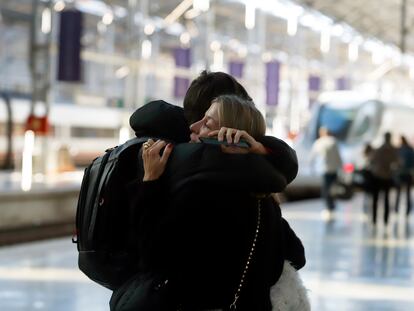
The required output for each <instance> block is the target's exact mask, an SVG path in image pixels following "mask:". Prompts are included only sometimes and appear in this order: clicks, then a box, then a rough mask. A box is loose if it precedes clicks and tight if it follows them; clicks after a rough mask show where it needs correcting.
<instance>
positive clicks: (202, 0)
mask: <svg viewBox="0 0 414 311" xmlns="http://www.w3.org/2000/svg"><path fill="white" fill-rule="evenodd" d="M193 7H194V9H196V10H198V11H202V12H207V11H208V9H209V8H210V0H193Z"/></svg>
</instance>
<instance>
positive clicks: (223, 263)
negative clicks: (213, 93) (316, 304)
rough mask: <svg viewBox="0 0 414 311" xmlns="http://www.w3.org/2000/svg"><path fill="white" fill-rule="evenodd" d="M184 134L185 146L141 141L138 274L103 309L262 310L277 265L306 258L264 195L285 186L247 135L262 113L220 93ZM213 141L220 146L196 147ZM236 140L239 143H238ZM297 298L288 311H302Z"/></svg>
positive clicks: (259, 124)
mask: <svg viewBox="0 0 414 311" xmlns="http://www.w3.org/2000/svg"><path fill="white" fill-rule="evenodd" d="M190 128H191V130H192V134H191V138H192V141H193V143H190V144H178V145H174V146H173V145H172V144H171V143H167V142H166V141H165V140H160V139H159V140H155V139H149V140H148V141H147V142H146V143H145V144H144V145H143V148H142V164H141V165H142V167H143V169H144V174H143V177H142V183H141V185H140V187H137V192H138V193H137V197H138V198H137V200H136V201H138V202H139V204H137V205H136V208H135V215H134V218H135V219H137V229H138V235H139V240H140V242H139V243H140V254H141V259H140V274H139V275H137V276H136V277H134V278H132V279H131V280H130V281H128V282H127V283H126V284H125V285H124V286H122V287H121V288H120V289H119V290H117V291H115V292H114V295H113V297H112V299H111V310H140V308H144V306H145V308H146V307H147V304H148V303H151V308H149V309H145V310H160V311H161V310H178V309H179V310H191V311H194V310H227V309H233V308H235V309H237V310H240V311H247V310H249V311H251V310H256V311H270V310H272V300H273V299H272V298H271V288H272V286H273V285H275V284H276V282H277V281H278V279H279V277H280V276H281V274H282V271H285V270H284V269H285V261H286V260H288V261H290V262H291V264H292V266H293V267H294V268H295V269H300V268H301V267H303V266H304V264H305V258H304V249H303V246H302V244H301V242H300V240H299V239H298V238H297V237H296V235H295V234H294V232H293V231H292V230H291V229H290V227H289V225H288V224H287V222H286V221H284V220H283V219H282V217H281V212H280V208H279V206H278V205H276V207H275V202H274V201H273V198H272V197H271V196H270V194H271V193H273V192H280V191H282V190H283V189H284V188H285V186H286V184H287V181H286V178H285V176H284V175H283V174H281V173H280V172H279V171H278V170H277V169H275V168H274V166H273V165H272V163H271V162H269V161H268V160H267V156H268V152H267V150H266V148H265V147H264V146H263V145H262V144H261V143H260V142H258V141H257V140H256V138H255V137H259V136H263V135H264V133H265V130H266V127H265V122H264V119H263V116H262V115H261V113H260V111H259V110H257V108H256V107H255V106H254V103H253V102H252V101H250V100H245V99H242V98H240V97H237V96H232V95H225V96H219V97H217V98H216V99H214V100H213V101H212V103H211V106H210V108H209V109H208V110H207V111H206V113H205V115H204V117H203V118H202V119H201V120H200V121H198V122H195V123H193V124H192V125H191V126H190ZM212 136H217V139H218V140H219V141H222V142H223V143H222V144H220V145H209V144H206V143H194V142H201V141H202V140H201V141H200V138H203V137H212ZM242 139H243V140H245V141H246V142H247V144H248V146H247V147H237V146H236V144H237V143H238V142H240V140H242ZM223 151H224V152H223ZM236 153H237V154H236ZM138 188H139V189H138ZM165 193H168V196H166V195H164V194H165ZM148 284H149V285H148ZM147 288H157V291H156V292H154V291H151V290H145V289H147ZM276 292H280V291H279V290H276ZM302 298H303V295H302ZM302 300H303V301H302ZM302 300H301V299H298V301H300V305H301V307H299V308H298V309H295V310H309V308H308V307H309V306H308V304H307V301H306V299H302ZM273 304H274V303H273ZM292 310H293V309H292Z"/></svg>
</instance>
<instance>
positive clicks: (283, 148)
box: [257, 136, 298, 184]
mask: <svg viewBox="0 0 414 311" xmlns="http://www.w3.org/2000/svg"><path fill="white" fill-rule="evenodd" d="M257 141H259V142H260V143H262V144H263V145H264V146H265V147H266V149H268V151H269V154H268V155H267V156H266V157H267V159H268V160H269V161H270V162H271V163H272V165H273V166H274V167H275V169H277V170H278V171H279V172H281V173H282V174H283V175H284V176H285V178H286V181H287V183H288V184H289V183H291V182H292V181H293V180H294V179H295V177H296V175H297V174H298V158H297V156H296V152H295V150H294V149H293V148H291V147H290V146H289V145H288V144H287V143H286V142H284V141H283V140H281V139H279V138H276V137H272V136H264V137H262V138H259V139H258V140H257Z"/></svg>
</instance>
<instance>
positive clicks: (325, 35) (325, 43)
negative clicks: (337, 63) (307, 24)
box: [320, 29, 331, 53]
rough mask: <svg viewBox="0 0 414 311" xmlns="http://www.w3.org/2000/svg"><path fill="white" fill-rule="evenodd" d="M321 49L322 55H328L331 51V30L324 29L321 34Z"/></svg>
mask: <svg viewBox="0 0 414 311" xmlns="http://www.w3.org/2000/svg"><path fill="white" fill-rule="evenodd" d="M320 49H321V52H322V53H328V52H329V50H330V49H331V33H330V29H324V30H322V32H321V45H320Z"/></svg>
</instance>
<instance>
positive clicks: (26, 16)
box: [0, 0, 414, 72]
mask: <svg viewBox="0 0 414 311" xmlns="http://www.w3.org/2000/svg"><path fill="white" fill-rule="evenodd" d="M41 2H47V1H43V0H41ZM53 2H54V3H57V2H59V1H57V0H55V1H53ZM60 2H62V0H60ZM69 2H72V3H73V1H65V3H66V6H68V5H69V4H68V3H69ZM133 2H134V1H126V0H78V1H75V3H77V5H78V7H81V8H82V10H84V11H85V12H87V13H88V14H85V15H87V18H86V23H85V25H86V27H85V28H86V29H85V34H86V35H85V38H84V39H85V40H84V43H86V44H85V45H84V47H85V48H92V49H93V50H97V49H96V46H97V43H96V42H98V40H99V30H97V28H98V29H99V27H97V24H99V22H100V21H101V20H102V16H103V15H104V14H105V12H108V11H110V12H113V15H114V23H113V25H115V27H114V29H115V33H116V34H115V46H116V49H115V52H116V53H121V54H122V53H124V54H125V55H126V56H128V55H131V54H128V49H129V48H130V46H131V42H134V44H136V45H137V44H138V43H139V42H140V40H142V39H145V38H149V39H151V38H153V37H154V35H142V30H143V28H144V26H145V25H146V24H148V23H152V24H153V25H155V34H156V35H157V36H158V40H159V42H161V43H160V47H159V51H161V52H167V51H169V50H170V49H171V48H172V47H175V46H177V45H180V35H181V34H182V33H184V32H186V33H189V34H190V36H191V43H190V44H191V46H192V47H194V48H195V49H198V50H201V49H206V48H207V49H208V47H209V45H210V42H211V41H218V42H220V44H221V49H222V50H223V51H224V53H225V54H226V57H228V58H229V57H231V58H233V57H240V58H243V57H245V54H246V52H247V54H248V55H250V57H251V58H260V57H262V58H263V57H264V56H265V58H268V59H269V58H272V57H273V58H275V57H276V58H277V57H279V56H280V53H284V54H285V55H288V57H289V58H290V59H292V58H294V57H296V56H298V57H299V58H301V59H302V63H303V62H307V63H309V62H312V61H316V62H318V61H319V62H323V63H325V64H327V66H330V67H331V68H333V69H334V70H341V68H342V67H344V66H348V63H349V62H350V61H349V48H350V43H351V42H352V40H355V38H358V39H359V42H358V44H359V52H358V57H359V60H358V61H359V63H360V64H358V66H359V65H361V66H365V67H366V68H367V69H366V72H372V71H373V70H375V68H376V67H377V66H379V65H381V61H383V59H384V57H382V58H381V59H380V61H379V62H377V63H375V62H372V61H371V59H372V58H373V54H374V53H375V52H378V51H379V52H381V51H382V50H386V48H388V50H389V51H390V50H391V49H392V51H391V52H392V53H394V55H395V53H398V55H397V56H398V57H400V56H401V55H400V54H399V51H400V48H401V46H403V47H404V46H405V50H406V52H407V53H410V54H411V53H413V55H414V36H413V35H412V32H411V29H413V28H414V0H381V1H378V0H336V1H332V0H290V1H289V0H278V1H273V0H272V1H269V0H254V1H253V0H211V1H210V9H209V11H208V12H201V14H199V15H198V16H196V17H193V18H188V17H186V16H187V15H186V14H185V13H188V12H189V11H191V9H192V8H193V7H192V1H190V0H151V1H150V0H137V1H136V2H135V3H136V6H135V9H136V11H135V12H136V13H137V14H136V17H135V18H134V23H135V25H134V26H133V27H132V28H134V29H132V31H133V32H134V34H133V35H131V33H128V32H131V27H130V20H131V18H130V17H131V16H130V15H131V7H130V3H133ZM32 3H33V1H32V0H1V1H0V12H1V15H2V20H3V22H19V21H26V22H27V21H30V15H31V14H32ZM183 3H184V4H185V3H186V6H185V9H184V10H183V12H182V14H178V15H177V16H176V19H175V21H174V22H173V23H172V24H171V25H166V23H165V18H166V17H167V16H168V15H170V14H171V13H172V12H173V11H174V10H175V9H176V8H177V7H179V6H180V5H183ZM246 3H249V4H250V3H254V4H255V5H256V10H255V16H256V25H255V27H254V28H253V29H251V30H248V29H246V27H245V12H246ZM281 4H283V5H286V6H287V7H292V10H294V11H295V12H297V13H295V14H297V15H296V18H297V24H298V25H297V32H295V34H294V35H291V36H289V35H288V34H287V25H288V20H289V18H288V17H287V16H284V13H283V12H284V11H283V10H282V9H283V7H282V6H281ZM403 5H405V6H406V7H405V10H403V7H402V6H403ZM299 6H300V7H299ZM55 8H56V7H55ZM143 11H145V13H144V14H143ZM286 12H288V11H286ZM403 12H404V14H405V19H406V27H405V29H406V31H405V36H404V40H402V33H403V31H402V27H401V18H402V16H404V14H402V13H403ZM111 14H112V13H111ZM286 14H287V13H286ZM309 15H314V16H317V19H319V18H320V19H321V20H324V19H325V20H328V22H327V23H328V25H329V27H330V28H332V29H334V27H335V25H342V26H344V27H343V28H344V29H345V28H350V29H351V32H350V33H352V36H351V37H350V38H345V35H343V34H341V33H339V34H337V35H336V36H334V35H331V38H330V44H331V47H330V49H329V50H328V51H325V52H323V51H321V36H322V33H323V31H324V30H325V29H324V28H326V27H325V26H320V27H319V29H316V28H315V27H314V26H315V25H312V23H315V21H313V22H312V21H310V22H309V21H308V22H305V18H306V17H308V16H309ZM323 15H324V16H323ZM326 17H328V18H326ZM325 22H326V21H325ZM347 25H349V26H350V27H349V26H347ZM140 33H141V34H140ZM131 38H132V39H131ZM379 40H381V41H382V42H383V43H384V44H386V45H388V46H386V48H385V46H384V45H382V44H381V42H380V41H379ZM365 41H372V42H375V45H373V46H372V45H371V48H370V49H367V48H365V49H364V48H362V46H363V43H364V42H365ZM402 42H404V43H402ZM138 49H139V48H138ZM241 50H244V52H243V53H241ZM199 55H200V58H202V57H203V55H207V54H202V53H201V54H199ZM412 61H413V65H412V66H413V68H414V57H413V58H412ZM373 63H374V64H373ZM361 66H359V68H361ZM390 68H391V67H390ZM385 69H386V68H385ZM405 71H407V70H406V69H405Z"/></svg>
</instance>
